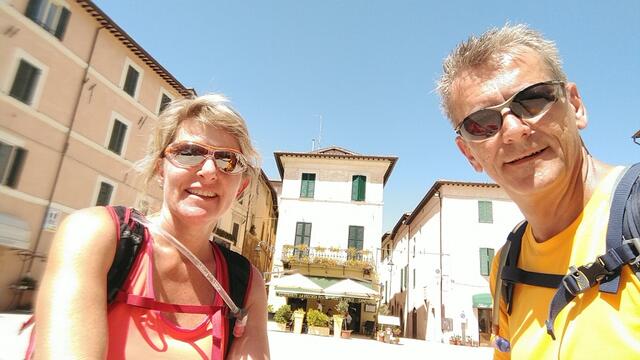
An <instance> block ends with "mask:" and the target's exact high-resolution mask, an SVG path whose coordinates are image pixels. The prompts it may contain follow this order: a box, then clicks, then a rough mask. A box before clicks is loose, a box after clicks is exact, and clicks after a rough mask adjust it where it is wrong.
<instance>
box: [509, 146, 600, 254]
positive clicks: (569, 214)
mask: <svg viewBox="0 0 640 360" xmlns="http://www.w3.org/2000/svg"><path fill="white" fill-rule="evenodd" d="M583 152H584V153H583V156H582V164H581V166H578V167H577V169H576V170H575V173H574V174H572V175H571V176H569V177H568V179H569V180H568V181H567V182H565V183H563V184H557V185H554V186H553V187H552V188H551V189H550V190H549V191H545V192H544V193H541V194H533V195H531V194H529V195H524V196H523V195H521V194H513V195H512V194H510V196H511V198H512V199H513V201H514V202H515V203H516V204H517V205H518V207H519V208H520V211H521V212H522V214H523V215H524V216H525V219H527V221H528V222H529V224H530V225H531V229H532V230H533V235H534V237H535V239H536V241H537V242H544V241H547V240H549V239H550V238H552V237H553V236H555V235H557V234H559V233H560V232H562V230H564V229H565V228H567V227H568V226H569V225H571V223H573V221H575V219H576V218H578V216H579V215H580V213H581V212H582V210H583V209H584V207H585V206H586V204H587V203H588V202H589V199H591V196H592V195H593V193H594V191H595V189H596V187H597V186H598V184H599V183H600V181H601V180H602V179H603V178H604V177H605V176H606V175H607V174H608V173H609V171H610V170H611V168H612V166H611V165H608V164H605V163H603V162H600V161H598V160H596V159H594V158H592V157H591V156H590V155H589V154H587V153H586V151H584V149H583Z"/></svg>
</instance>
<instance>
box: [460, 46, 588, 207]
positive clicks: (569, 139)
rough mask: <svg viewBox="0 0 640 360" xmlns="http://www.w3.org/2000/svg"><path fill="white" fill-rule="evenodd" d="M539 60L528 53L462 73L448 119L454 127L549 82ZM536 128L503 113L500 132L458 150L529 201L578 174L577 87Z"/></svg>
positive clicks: (580, 110) (582, 117)
mask: <svg viewBox="0 0 640 360" xmlns="http://www.w3.org/2000/svg"><path fill="white" fill-rule="evenodd" d="M546 69H547V67H546V66H545V64H544V63H543V61H542V60H541V59H540V57H539V56H538V55H537V54H535V53H534V52H533V51H531V50H527V51H525V52H523V53H521V54H520V55H518V56H512V55H503V56H502V57H501V58H500V61H499V62H498V64H497V65H495V64H494V65H488V66H483V67H480V68H474V69H471V70H468V71H465V72H463V73H462V74H461V75H460V76H459V77H458V78H456V80H455V81H454V83H453V91H452V98H451V105H452V106H451V110H452V111H451V113H452V117H453V121H454V124H455V126H457V125H459V124H460V123H461V122H462V120H463V119H464V118H465V117H466V116H468V115H469V114H471V113H473V112H475V111H478V110H481V109H484V108H486V107H490V106H494V105H498V104H501V103H503V102H504V101H506V100H507V99H508V98H510V97H511V96H512V95H513V94H515V93H517V92H518V91H520V90H522V89H523V88H525V87H527V86H529V85H532V84H536V83H539V82H543V81H548V80H557V79H553V78H551V75H549V71H547V70H546ZM564 94H566V95H561V97H560V99H559V100H558V101H557V102H556V103H555V104H553V106H552V107H551V108H550V110H549V111H548V112H547V113H546V114H544V115H543V116H542V117H540V118H539V119H537V120H536V121H535V122H531V123H530V122H527V121H524V120H522V119H520V118H518V117H517V116H515V115H514V114H513V113H511V112H510V111H509V109H503V110H502V127H501V129H500V130H499V131H498V132H497V133H496V134H495V135H494V136H492V137H490V138H488V139H486V140H481V141H472V140H466V139H463V138H462V137H460V136H458V137H457V138H456V145H457V146H458V148H459V149H460V151H461V152H462V153H463V154H464V156H465V157H466V158H467V159H468V160H469V162H470V163H471V165H472V166H473V168H474V169H476V171H485V172H486V173H487V174H488V175H489V176H490V177H491V178H492V179H493V180H494V181H495V182H496V183H498V184H499V185H500V186H502V187H503V188H504V189H505V190H506V191H507V193H510V194H524V195H533V194H536V193H540V192H542V193H549V192H548V191H551V192H553V189H556V190H561V189H564V188H565V187H566V186H570V185H571V183H570V182H571V179H575V177H574V176H576V175H577V176H579V172H580V170H581V168H580V165H581V149H582V144H581V140H580V136H579V134H578V130H579V129H582V128H584V127H585V126H586V124H587V117H586V112H585V108H584V105H583V104H582V100H581V98H580V96H579V94H578V90H577V88H576V85H575V84H573V83H568V84H566V85H565V92H564ZM545 190H546V191H545Z"/></svg>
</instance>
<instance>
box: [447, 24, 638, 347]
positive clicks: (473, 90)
mask: <svg viewBox="0 0 640 360" xmlns="http://www.w3.org/2000/svg"><path fill="white" fill-rule="evenodd" d="M560 63H561V62H560V58H559V55H558V52H557V49H556V47H555V44H554V43H553V42H551V41H549V40H546V39H544V38H543V37H542V36H541V35H540V34H539V33H538V32H536V31H534V30H531V29H529V28H528V27H526V26H524V25H515V26H510V25H507V26H505V27H503V28H501V29H492V30H489V31H487V32H485V33H484V34H483V35H481V36H480V37H471V38H469V39H468V40H467V41H465V42H463V43H462V44H460V45H459V46H458V47H457V48H456V49H455V50H454V51H453V52H452V53H451V54H450V55H449V56H448V57H447V58H446V59H445V61H444V65H443V69H444V73H443V75H442V77H441V79H440V81H439V83H438V90H439V92H440V95H441V97H442V104H443V109H444V111H445V113H446V115H447V116H448V117H449V119H450V120H451V122H452V125H453V127H454V129H455V131H456V133H457V134H458V136H457V137H456V139H455V142H456V145H457V146H458V148H459V149H460V151H461V152H462V154H463V155H464V156H465V157H466V158H467V160H468V161H469V163H470V164H471V166H472V167H473V168H474V169H475V170H476V171H479V172H481V171H485V172H486V173H487V174H488V175H489V176H490V177H491V178H492V179H493V180H494V181H495V182H496V183H498V184H499V185H500V186H501V187H502V188H503V189H504V191H505V192H506V193H507V194H508V195H509V196H510V197H511V199H512V200H513V201H514V202H515V203H516V204H517V205H518V207H519V208H520V210H521V212H522V213H523V214H524V216H525V218H526V220H527V221H528V225H527V227H526V230H525V231H524V235H523V236H522V242H521V252H520V255H519V258H518V260H517V261H518V262H517V266H518V267H519V268H521V269H526V270H527V271H531V272H539V273H546V274H560V275H564V274H566V273H567V272H568V268H569V266H571V265H583V264H587V263H590V262H593V261H594V259H595V258H596V257H597V256H599V255H602V254H603V253H605V249H606V241H605V234H606V230H607V219H608V218H609V205H610V200H611V193H612V189H613V188H614V186H615V184H616V181H617V179H618V177H619V175H620V174H621V173H622V171H623V169H624V168H623V167H614V166H611V165H608V164H605V163H603V162H601V161H598V160H596V159H594V158H593V157H592V156H591V155H590V154H589V152H588V151H587V149H586V148H585V146H584V144H583V142H582V139H581V137H580V134H579V130H581V129H583V128H585V127H586V126H587V111H586V108H585V104H584V103H583V102H582V98H581V97H580V93H579V92H578V87H577V85H576V84H574V83H572V82H569V81H567V77H566V75H565V74H564V72H563V70H562V67H561V64H560ZM608 121H613V119H608ZM499 258H500V254H498V255H497V256H496V257H495V259H496V260H497V259H499ZM497 269H498V265H497V261H494V263H493V266H492V279H491V283H492V284H494V280H495V276H496V275H495V274H496V271H497ZM492 291H493V292H494V298H495V292H496V291H497V292H500V289H492ZM555 292H556V289H553V288H546V287H540V286H532V285H526V284H516V285H515V286H514V291H513V302H512V303H511V311H510V312H508V311H507V308H506V305H505V303H504V302H501V303H500V314H499V315H500V316H499V324H498V325H499V334H498V335H499V336H500V337H502V338H504V339H506V340H507V341H509V342H510V352H508V351H504V352H503V351H498V350H496V352H495V354H494V356H495V358H505V359H506V358H517V359H522V358H526V359H604V358H607V359H630V358H637V357H638V354H640V305H639V304H640V281H639V280H638V278H637V277H636V276H635V274H634V273H633V272H632V271H631V268H630V266H624V267H623V268H622V272H621V275H620V288H619V291H618V292H617V293H614V294H610V293H604V292H599V291H598V286H595V287H593V288H590V289H588V290H586V291H585V292H584V293H582V294H580V295H578V296H577V297H576V298H575V299H573V300H572V301H571V302H570V303H569V304H568V305H567V306H566V307H564V309H563V310H562V311H561V312H560V313H559V315H558V316H557V318H556V319H555V322H553V323H554V324H555V340H554V339H553V338H552V337H551V336H548V335H547V328H546V327H545V320H547V318H548V314H549V313H548V312H549V304H550V302H551V300H552V298H553V297H554V294H555ZM502 350H508V349H507V348H506V347H505V348H503V349H502Z"/></svg>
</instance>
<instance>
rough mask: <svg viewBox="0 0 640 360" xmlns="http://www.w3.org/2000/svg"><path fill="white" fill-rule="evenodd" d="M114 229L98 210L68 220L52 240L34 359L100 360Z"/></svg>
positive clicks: (103, 348)
mask: <svg viewBox="0 0 640 360" xmlns="http://www.w3.org/2000/svg"><path fill="white" fill-rule="evenodd" d="M115 249H116V228H115V226H114V222H113V220H112V218H111V215H110V214H109V212H108V211H107V210H106V209H105V208H102V207H95V208H88V209H83V210H80V211H77V212H75V213H73V214H71V215H70V216H68V217H67V218H66V219H65V220H64V221H63V223H62V224H61V225H60V228H59V229H58V231H57V232H56V235H55V236H54V239H53V242H52V245H51V249H50V251H49V257H48V259H47V267H46V269H45V273H44V277H43V279H42V285H41V286H40V289H39V291H38V298H37V303H36V318H37V321H36V348H35V356H36V358H38V359H72V358H73V359H104V358H105V357H106V355H107V354H106V353H107V342H108V330H107V292H106V287H107V280H106V278H107V272H108V271H109V267H110V266H111V263H112V262H113V257H114V255H115Z"/></svg>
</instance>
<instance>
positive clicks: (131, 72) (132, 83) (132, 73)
mask: <svg viewBox="0 0 640 360" xmlns="http://www.w3.org/2000/svg"><path fill="white" fill-rule="evenodd" d="M139 77H140V73H139V72H138V70H136V69H134V68H133V66H131V65H129V68H128V69H127V77H126V78H125V80H124V86H123V87H122V89H123V90H124V92H126V93H127V94H129V95H131V97H136V90H137V88H138V78H139Z"/></svg>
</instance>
